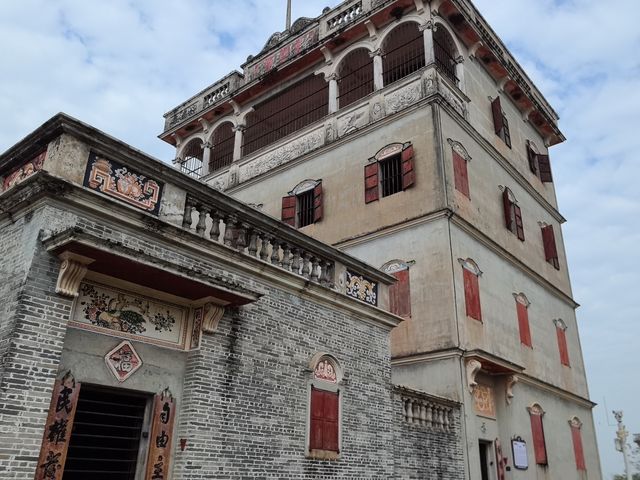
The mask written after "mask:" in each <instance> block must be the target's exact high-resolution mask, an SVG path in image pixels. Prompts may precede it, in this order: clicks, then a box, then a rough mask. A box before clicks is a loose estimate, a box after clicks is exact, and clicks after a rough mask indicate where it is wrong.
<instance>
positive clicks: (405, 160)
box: [402, 145, 416, 190]
mask: <svg viewBox="0 0 640 480" xmlns="http://www.w3.org/2000/svg"><path fill="white" fill-rule="evenodd" d="M415 181H416V172H415V171H414V169H413V145H409V146H408V147H407V148H405V149H404V150H403V151H402V189H403V190H406V189H407V188H409V187H411V186H413V184H414V183H415Z"/></svg>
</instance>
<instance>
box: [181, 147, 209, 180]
mask: <svg viewBox="0 0 640 480" xmlns="http://www.w3.org/2000/svg"><path fill="white" fill-rule="evenodd" d="M203 157H204V148H203V144H202V140H200V139H195V140H191V141H190V142H189V144H188V145H187V146H186V147H185V149H184V152H183V154H182V161H181V162H180V170H181V171H182V173H186V174H187V175H189V176H190V177H194V178H200V175H201V174H202V158H203Z"/></svg>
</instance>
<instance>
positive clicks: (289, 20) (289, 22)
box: [287, 0, 291, 30]
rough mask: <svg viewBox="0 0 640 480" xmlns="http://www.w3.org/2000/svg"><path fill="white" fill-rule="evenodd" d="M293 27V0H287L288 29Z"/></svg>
mask: <svg viewBox="0 0 640 480" xmlns="http://www.w3.org/2000/svg"><path fill="white" fill-rule="evenodd" d="M290 28H291V0H287V30H289V29H290Z"/></svg>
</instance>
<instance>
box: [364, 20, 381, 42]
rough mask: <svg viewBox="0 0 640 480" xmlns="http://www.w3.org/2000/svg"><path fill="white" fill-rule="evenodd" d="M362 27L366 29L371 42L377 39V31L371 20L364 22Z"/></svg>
mask: <svg viewBox="0 0 640 480" xmlns="http://www.w3.org/2000/svg"><path fill="white" fill-rule="evenodd" d="M364 26H365V27H367V31H368V32H369V38H370V39H371V40H375V39H376V38H378V29H377V28H376V26H375V25H374V24H373V22H372V21H371V20H367V21H366V22H364Z"/></svg>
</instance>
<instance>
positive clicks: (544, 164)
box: [536, 155, 553, 183]
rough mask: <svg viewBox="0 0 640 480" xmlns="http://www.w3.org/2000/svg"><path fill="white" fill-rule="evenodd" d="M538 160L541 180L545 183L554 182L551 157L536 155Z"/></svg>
mask: <svg viewBox="0 0 640 480" xmlns="http://www.w3.org/2000/svg"><path fill="white" fill-rule="evenodd" d="M536 158H537V160H538V169H539V172H540V180H542V181H543V182H545V183H551V182H553V177H552V176H551V161H550V160H549V155H536Z"/></svg>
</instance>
